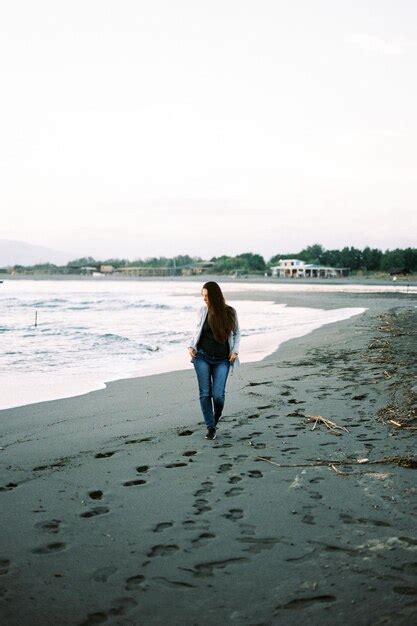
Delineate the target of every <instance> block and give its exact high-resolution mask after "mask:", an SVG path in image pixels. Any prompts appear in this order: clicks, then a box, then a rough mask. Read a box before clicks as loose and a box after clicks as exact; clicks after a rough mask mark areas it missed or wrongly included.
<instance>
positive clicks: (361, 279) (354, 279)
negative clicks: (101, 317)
mask: <svg viewBox="0 0 417 626" xmlns="http://www.w3.org/2000/svg"><path fill="white" fill-rule="evenodd" d="M0 278H1V279H2V280H3V282H4V281H8V280H9V281H19V280H40V281H42V280H82V281H92V282H95V283H97V282H100V281H105V282H108V281H110V282H111V281H119V282H120V281H121V282H123V281H126V282H132V281H139V282H153V281H157V282H206V281H208V280H216V281H217V282H221V283H240V284H243V285H244V284H245V283H249V282H256V283H259V284H275V285H360V284H364V285H374V286H395V285H398V284H403V283H404V284H405V285H406V284H407V283H408V284H409V285H410V286H414V287H415V286H417V278H416V277H415V274H413V275H412V276H411V278H408V277H407V276H398V277H397V280H396V281H393V280H392V278H388V277H387V278H375V277H369V278H368V277H366V276H348V277H346V278H275V277H272V276H259V275H258V274H248V275H247V276H245V277H233V276H230V275H224V274H199V275H196V276H122V275H114V276H113V275H106V274H103V275H102V276H100V277H93V276H83V275H82V274H25V275H16V276H11V275H9V274H4V275H0Z"/></svg>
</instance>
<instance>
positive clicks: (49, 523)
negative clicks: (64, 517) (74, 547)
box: [35, 519, 61, 534]
mask: <svg viewBox="0 0 417 626" xmlns="http://www.w3.org/2000/svg"><path fill="white" fill-rule="evenodd" d="M60 524H61V520H59V519H52V520H46V521H44V522H38V523H37V524H35V528H40V529H41V530H44V531H45V532H47V533H52V534H56V533H58V532H59V526H60Z"/></svg>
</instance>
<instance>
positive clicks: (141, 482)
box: [123, 478, 146, 487]
mask: <svg viewBox="0 0 417 626" xmlns="http://www.w3.org/2000/svg"><path fill="white" fill-rule="evenodd" d="M145 483H146V480H142V479H141V478H137V479H136V480H128V481H126V482H125V483H123V486H124V487H136V486H137V485H144V484H145Z"/></svg>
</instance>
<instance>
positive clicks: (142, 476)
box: [0, 290, 417, 625]
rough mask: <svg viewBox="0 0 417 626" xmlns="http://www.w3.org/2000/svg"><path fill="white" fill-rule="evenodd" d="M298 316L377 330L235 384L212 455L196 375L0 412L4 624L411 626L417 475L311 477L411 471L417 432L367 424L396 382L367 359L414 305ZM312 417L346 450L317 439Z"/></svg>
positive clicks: (287, 358) (383, 298)
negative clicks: (390, 622) (367, 461)
mask: <svg viewBox="0 0 417 626" xmlns="http://www.w3.org/2000/svg"><path fill="white" fill-rule="evenodd" d="M261 294H262V290H260V291H259V292H252V293H251V297H253V298H254V299H256V298H259V296H260V295H261ZM238 296H242V297H243V295H242V294H236V297H235V296H234V299H238ZM268 296H269V297H270V296H271V294H270V293H269V292H268ZM229 297H230V295H229ZM246 297H247V296H246ZM276 297H277V300H278V301H279V300H281V299H283V300H285V302H286V303H287V304H288V306H291V305H293V306H297V305H298V306H300V302H303V301H304V302H305V301H306V295H305V294H298V296H297V294H288V293H286V294H276ZM307 300H308V304H304V306H317V307H320V308H321V307H324V304H327V306H329V307H331V308H338V307H339V306H341V302H343V306H345V307H346V306H362V305H363V304H364V303H365V302H366V303H367V304H368V310H367V311H366V312H365V313H363V314H360V315H357V316H355V317H353V318H349V319H347V320H344V321H339V322H334V323H332V324H326V325H325V326H322V327H320V328H318V329H316V330H314V331H312V332H311V333H309V334H308V335H304V336H302V337H299V338H296V339H291V340H290V341H288V342H285V343H283V344H282V345H281V346H280V347H279V348H278V350H277V351H275V352H274V353H273V354H271V355H269V356H268V357H266V358H265V359H263V360H262V361H258V362H255V363H248V364H243V365H241V366H240V367H239V369H238V370H237V372H236V375H234V376H233V377H231V379H230V381H229V383H228V394H227V400H226V411H225V416H224V419H223V420H222V423H221V424H220V428H219V435H218V439H217V440H216V441H215V442H214V444H212V443H211V442H206V441H205V440H204V438H203V434H204V429H203V427H202V421H201V416H200V409H199V406H198V400H197V398H196V396H197V394H196V388H195V387H196V383H195V380H194V373H193V372H192V371H188V370H187V371H182V372H170V373H165V374H158V375H154V376H150V377H140V378H133V379H123V380H119V381H115V382H111V383H109V384H108V385H107V387H106V389H104V390H100V391H95V392H91V393H88V394H86V395H83V396H77V397H73V398H69V399H63V400H56V401H51V402H44V403H38V404H32V405H26V406H25V407H18V408H15V409H7V410H4V411H2V412H1V414H2V420H0V436H1V443H0V445H1V446H2V448H3V449H2V451H1V452H0V454H1V457H0V459H1V466H2V481H3V482H2V493H1V494H0V497H2V498H3V500H4V503H5V515H4V518H5V522H4V524H3V531H2V539H1V552H0V554H1V559H2V560H1V563H2V568H3V570H4V572H3V573H4V576H3V577H2V579H1V580H2V583H1V584H2V588H3V590H4V591H3V595H2V598H1V602H2V609H1V612H0V615H1V614H3V615H4V617H5V619H6V623H8V624H10V625H14V624H21V623H23V622H25V621H27V620H28V619H30V620H31V621H32V623H34V624H39V625H40V624H42V625H48V624H55V623H57V622H58V621H59V622H60V623H62V624H93V623H100V622H106V623H107V622H108V623H115V624H135V623H146V624H162V623H171V624H185V625H187V624H190V625H191V624H197V623H201V621H199V620H201V616H202V615H204V619H205V621H204V623H205V624H215V623H218V622H219V621H222V620H223V621H225V622H226V623H227V622H228V621H232V622H234V623H237V624H254V623H265V624H272V623H285V624H301V623H304V621H305V620H308V621H310V623H312V624H326V623H329V624H344V623H346V619H347V618H349V619H355V621H356V622H357V623H358V624H359V625H360V624H373V623H375V624H376V623H381V624H382V623H384V622H383V621H382V620H383V619H389V618H390V616H391V617H392V616H393V615H394V614H395V616H396V620H397V621H396V623H398V624H402V623H404V624H406V623H410V621H412V616H414V617H415V615H416V610H417V609H416V607H415V605H414V604H413V602H412V600H413V594H412V592H411V591H410V590H412V589H414V588H415V579H413V575H414V574H413V568H412V566H411V565H410V564H411V563H412V559H413V554H414V552H413V551H415V545H416V543H417V538H416V537H415V531H414V529H413V522H412V514H411V511H412V496H413V494H415V487H413V483H412V480H413V474H412V470H410V469H407V468H404V467H398V466H396V465H393V464H388V465H382V466H369V467H365V466H363V467H362V466H361V467H360V468H358V467H354V468H353V469H352V468H350V466H346V467H341V470H343V471H344V472H347V473H346V474H337V473H336V472H335V471H333V470H331V469H329V467H327V466H326V467H320V466H318V465H314V464H313V465H309V464H311V463H312V460H313V461H314V459H318V458H327V459H328V458H331V459H333V460H343V459H345V460H346V459H350V460H352V459H355V458H361V457H362V458H364V457H365V456H366V457H370V458H371V459H372V458H374V459H376V458H382V457H388V456H393V455H398V456H400V455H401V456H405V455H410V454H412V453H413V447H414V446H413V444H414V436H412V431H402V430H395V429H394V430H393V428H392V427H390V426H388V425H387V424H385V423H382V422H381V421H380V420H378V419H377V417H376V416H377V412H378V410H379V409H382V408H383V407H385V406H387V405H388V404H389V402H390V401H391V394H392V385H393V384H394V383H396V382H397V381H396V377H398V384H402V382H401V375H400V374H401V372H400V371H398V372H394V371H393V372H392V373H391V374H390V378H386V377H384V373H383V372H384V370H385V371H387V369H389V365H387V364H385V365H384V364H378V363H372V361H369V362H368V360H367V359H368V357H369V358H370V356H372V353H370V356H369V354H368V352H369V350H368V347H369V345H370V344H371V342H372V339H373V338H374V337H375V335H380V334H381V331H380V330H378V328H379V327H380V326H381V320H380V318H378V316H380V315H383V316H384V315H385V316H386V315H398V316H399V318H401V319H402V317H401V316H404V315H405V316H407V315H409V316H414V317H413V323H414V322H415V311H416V309H415V305H416V304H417V301H416V297H415V296H414V295H409V296H405V295H401V294H366V295H364V294H360V295H359V294H353V295H352V294H328V295H324V294H317V295H316V296H314V297H312V296H311V295H308V296H307ZM296 303H298V304H296ZM405 339H406V340H407V337H405ZM403 340H404V337H402V336H398V342H399V344H398V351H399V352H400V353H401V358H402V360H403V361H404V362H405V363H408V365H407V367H408V366H410V367H411V365H412V362H411V363H409V361H410V356H409V355H408V356H407V354H408V353H407V345H409V343H410V340H409V339H408V343H407V342H405V345H403V344H402V343H401V342H403V343H404V341H403ZM407 384H408V383H407ZM308 414H310V415H322V416H323V417H327V418H328V419H332V420H334V421H335V422H337V423H338V424H340V425H344V426H345V427H347V428H348V430H349V433H343V434H341V435H340V436H335V435H334V434H332V433H329V432H328V431H327V430H326V429H325V428H324V427H323V426H317V427H316V429H315V430H314V431H312V430H311V425H308V424H306V418H305V416H306V415H308ZM410 433H411V435H410ZM259 456H265V457H270V459H271V460H275V461H276V462H281V463H282V462H284V461H285V463H286V464H288V465H291V464H293V465H294V464H300V463H303V462H304V463H306V464H307V465H308V466H307V467H304V468H303V467H299V468H297V467H286V468H277V467H274V466H273V465H272V464H270V463H268V462H267V461H261V460H259V458H258V457H259ZM393 567H395V568H396V569H395V570H394V569H393ZM413 585H414V586H413ZM407 590H408V591H407ZM364 603H366V609H365V610H364ZM169 606H171V608H169ZM377 619H379V620H381V621H380V622H378V621H377Z"/></svg>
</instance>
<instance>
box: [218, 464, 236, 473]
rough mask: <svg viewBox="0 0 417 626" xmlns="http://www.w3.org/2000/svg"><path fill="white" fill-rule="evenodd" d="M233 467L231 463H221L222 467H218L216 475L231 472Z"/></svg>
mask: <svg viewBox="0 0 417 626" xmlns="http://www.w3.org/2000/svg"><path fill="white" fill-rule="evenodd" d="M232 467H233V465H232V464H231V463H222V465H220V467H219V469H218V470H217V473H218V474H224V472H228V471H229V470H231V469H232Z"/></svg>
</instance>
